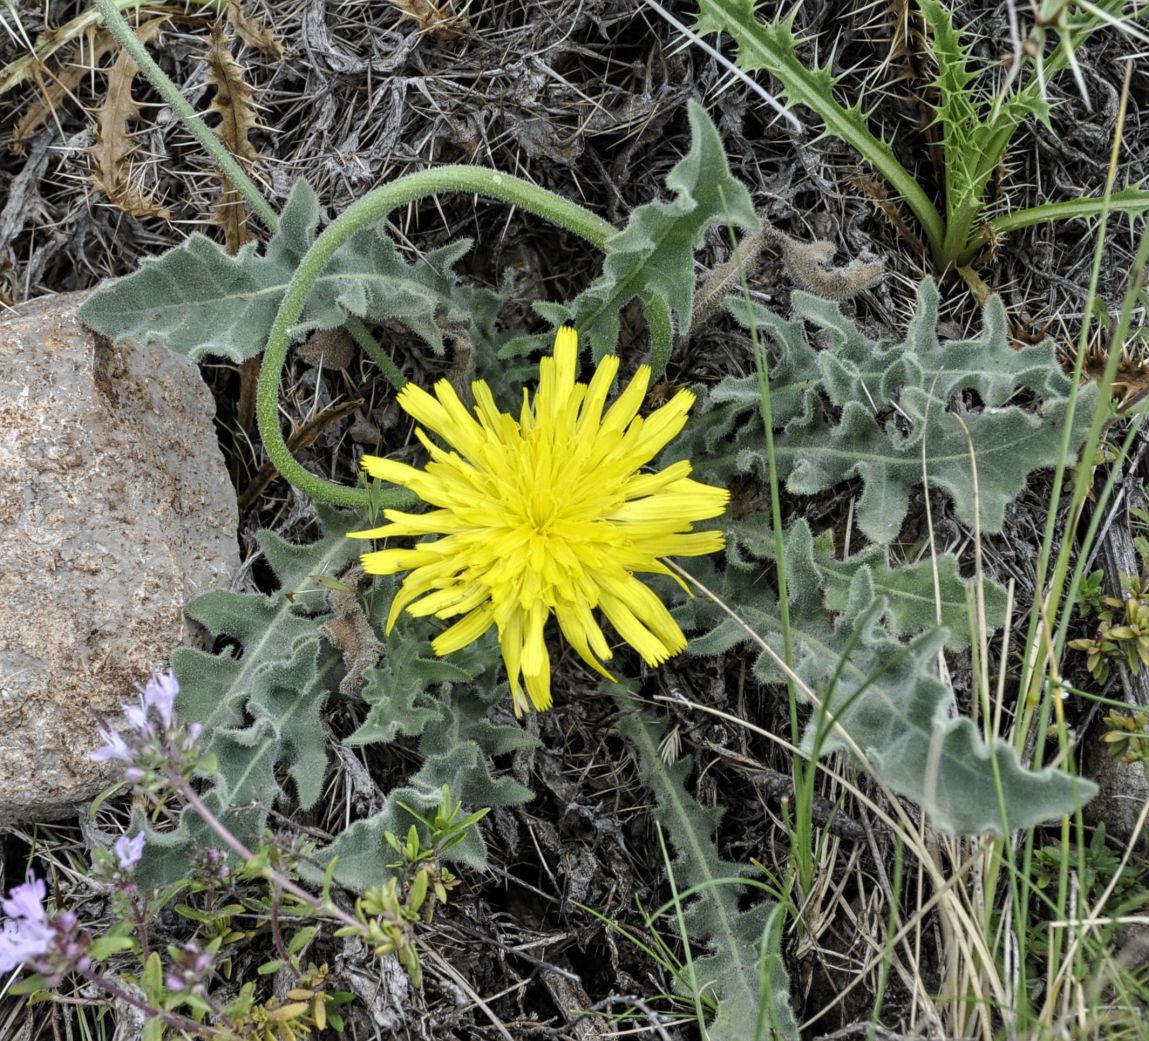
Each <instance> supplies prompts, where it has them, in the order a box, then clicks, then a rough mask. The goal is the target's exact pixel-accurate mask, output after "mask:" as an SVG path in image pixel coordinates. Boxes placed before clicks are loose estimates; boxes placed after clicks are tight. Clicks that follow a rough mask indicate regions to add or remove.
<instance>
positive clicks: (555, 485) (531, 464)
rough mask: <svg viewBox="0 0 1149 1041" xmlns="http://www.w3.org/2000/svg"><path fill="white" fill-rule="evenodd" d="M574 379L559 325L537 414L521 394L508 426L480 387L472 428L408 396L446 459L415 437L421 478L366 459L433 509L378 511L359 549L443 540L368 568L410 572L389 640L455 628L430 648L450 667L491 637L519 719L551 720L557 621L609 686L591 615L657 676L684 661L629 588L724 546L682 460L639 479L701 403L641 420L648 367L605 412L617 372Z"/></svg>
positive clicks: (711, 491) (606, 654)
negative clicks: (552, 631)
mask: <svg viewBox="0 0 1149 1041" xmlns="http://www.w3.org/2000/svg"><path fill="white" fill-rule="evenodd" d="M577 364H578V335H577V334H576V332H575V331H574V330H573V329H571V328H570V327H568V326H564V327H563V328H561V329H560V330H559V332H558V336H557V337H556V339H555V345H554V353H553V356H552V357H549V358H544V359H543V360H542V362H541V363H540V365H539V386H538V391H537V392H536V394H535V399H534V403H533V404H532V403H531V401H530V398H529V396H528V394H527V392H526V390H524V391H523V407H522V410H521V412H520V414H519V419H518V420H517V421H516V420H515V418H514V417H513V416H510V415H507V414H506V413H502V412H499V410H498V408H497V407H496V406H495V401H494V397H493V396H492V394H491V391H490V388H489V387H488V386H487V384H486V383H485V382H483V381H481V380H480V381H478V382H476V383H474V384H472V389H473V391H474V396H475V409H474V415H473V416H472V415H471V413H470V412H469V411H468V410H467V409H466V408H465V407H464V405H463V403H462V402H461V401H460V400H459V397H458V395H457V394H456V393H455V391H454V389H453V388H452V387H451V384H450V383H448V382H447V380H440V381H439V382H438V383H437V384H436V385H435V394H434V396H432V395H431V394H428V393H427V392H426V391H425V390H423V389H421V388H420V387H417V386H415V385H414V384H413V383H408V384H407V385H406V386H405V387H404V388H403V390H402V391H400V393H399V399H398V400H399V404H400V405H401V406H402V408H403V409H404V410H405V411H406V412H407V413H408V414H410V415H411V416H412V417H414V419H415V420H416V421H417V422H418V423H420V424H421V425H422V426H424V427H426V428H427V429H428V430H430V431H431V432H433V433H435V434H437V435H438V436H439V437H440V438H442V440H443V441H444V442H445V443H446V444H448V445H449V446H450V447H451V448H453V449H454V450H453V451H450V450H445V449H443V448H441V447H440V446H439V445H437V444H435V443H434V442H433V441H432V440H431V439H430V438H429V437H428V436H427V434H426V433H425V432H424V431H423V430H420V429H418V428H417V429H416V431H415V433H416V436H417V437H418V438H419V440H420V441H421V442H422V443H423V445H424V447H425V448H426V449H427V452H428V453H429V454H430V456H431V461H430V462H429V463H428V464H427V466H426V468H425V469H422V470H419V469H416V468H415V467H412V466H407V465H406V464H404V463H399V462H395V461H394V460H391V459H380V458H378V457H375V456H365V457H364V459H363V468H364V469H365V470H366V471H367V473H369V474H370V475H371V476H372V477H378V478H380V479H381V480H384V481H390V482H391V483H393V484H398V485H401V486H403V487H405V488H409V489H410V490H411V491H413V492H415V493H416V494H417V495H418V496H419V497H420V498H421V499H423V500H424V501H425V502H427V503H429V504H430V505H431V506H433V507H435V509H432V510H429V511H428V512H426V513H421V514H411V513H403V512H400V511H398V510H385V511H384V517H385V519H386V520H387V522H388V523H387V524H384V525H383V526H382V527H379V528H373V529H371V530H370V531H358V532H354V533H353V537H355V538H375V539H378V538H390V537H393V536H412V535H416V536H418V535H438V536H441V537H440V538H435V539H430V540H428V541H424V542H420V543H418V544H417V545H416V546H414V547H413V548H411V549H382V550H377V551H376V552H373V553H365V554H364V555H363V568H364V570H365V571H367V572H368V573H369V574H376V575H390V574H395V573H396V572H400V571H410V572H411V573H410V574H409V575H408V576H407V578H406V579H404V581H403V584H402V586H401V587H400V589H399V592H398V593H397V594H396V596H395V600H394V602H393V603H392V604H391V612H390V615H389V617H388V619H387V629H388V631H390V629H391V627H392V626H393V625H394V624H395V620H396V619H397V618H398V616H399V614H400V612H402V611H403V610H404V608H406V610H407V611H408V612H409V613H411V614H412V615H416V616H428V615H434V616H435V617H436V618H442V619H448V618H456V617H457V618H458V621H456V622H455V623H454V624H453V625H451V626H450V627H449V628H448V629H447V630H446V631H444V632H443V633H441V634H440V635H439V636H438V637H437V638H436V639H435V641H434V642H433V644H432V646H433V648H434V650H435V653H436V654H439V655H444V654H450V653H451V652H452V651H456V650H459V649H460V648H462V647H465V646H466V645H467V644H469V643H471V642H472V641H474V640H476V639H478V638H479V637H480V636H482V635H483V633H485V632H486V631H487V630H488V629H489V628H490V627H491V626H492V625H494V626H497V628H498V633H499V643H500V645H501V647H502V652H503V661H504V662H505V663H506V666H507V677H508V680H509V682H510V686H511V693H512V695H513V698H514V708H515V712H516V714H520V715H521V714H522V712H523V711H524V710H525V709H527V708H528V707H529V704H533V705H534V707H535V708H537V709H539V710H543V709H547V708H549V707H550V705H551V689H550V687H551V683H550V657H549V655H548V653H547V648H546V642H545V639H544V628H545V626H546V622H547V619H548V618H549V617H550V616H551V615H552V614H553V615H554V616H555V618H556V619H557V620H558V625H559V629H560V630H561V631H562V633H563V635H564V636H565V637H566V639H567V641H568V642H569V643H570V645H571V646H572V647H573V648H574V649H575V651H576V652H577V653H578V655H579V657H581V658H582V660H583V661H585V662H586V663H587V664H588V665H589V666H591V668H593V669H595V670H596V671H597V672H599V673H601V674H602V675H603V676H605V677H606V678H607V679H613V677H611V675H610V673H608V672H607V671H606V669H605V668H604V667H603V664H602V662H603V661H605V660H607V659H609V658H610V657H611V650H610V646H609V645H608V644H607V640H606V637H605V636H604V634H603V631H602V629H601V628H600V627H599V624H598V622H597V621H596V619H595V611H596V610H598V611H601V612H602V614H603V615H604V616H605V617H606V619H607V620H608V621H609V622H610V624H611V625H612V626H613V627H614V629H615V631H616V632H617V633H618V635H619V636H621V637H622V639H623V640H625V641H626V642H627V643H629V644H630V645H631V646H632V647H634V648H635V650H637V651H638V653H639V654H640V655H642V657H643V659H644V660H645V661H646V662H647V663H648V664H650V665H659V664H661V663H662V662H664V661H665V660H666V659H667V658H670V657H672V656H673V655H675V654H677V653H678V652H679V651H681V650H682V649H683V648H684V647H685V646H686V637H685V636H684V635H683V634H682V630H681V629H680V628H679V626H678V623H677V622H675V620H674V619H673V618H672V617H671V615H670V612H669V611H668V610H667V609H666V606H665V605H664V604H663V603H662V601H661V600H659V598H658V597H657V596H656V595H655V594H654V592H653V591H652V590H651V589H650V588H649V587H648V586H646V585H645V584H644V583H643V582H641V581H640V580H639V579H638V578H636V577H635V576H636V575H638V574H644V573H645V574H662V575H672V574H673V573H672V572H671V571H670V570H669V569H668V568H667V567H666V565H665V564H664V563H662V562H661V560H660V559H659V558H660V557H669V556H700V555H702V554H706V553H713V552H715V551H717V550H720V549H721V548H722V546H723V538H722V533H721V532H718V531H698V532H696V531H692V530H691V527H692V524H693V522H694V521H699V520H705V519H707V518H710V517H718V516H720V515H721V514H722V513H723V512H724V511H725V509H726V503H727V501H728V499H729V493H728V492H727V491H726V490H725V489H724V488H715V487H712V486H711V485H707V484H702V483H700V482H698V481H694V480H691V479H690V476H689V474H690V472H691V466H690V463H689V462H688V461H686V460H683V461H681V462H677V463H673V464H671V465H670V466H668V467H666V469H664V470H661V471H658V472H643V471H642V467H644V466H646V464H648V463H649V462H650V461H651V460H652V459H653V458H654V457H655V456H656V455H657V454H658V453H659V452H660V451H661V450H662V449H663V447H664V446H665V445H666V444H667V443H668V442H670V441H671V440H672V439H673V438H674V437H675V436H676V435H677V434H678V433H679V431H680V430H682V427H683V425H684V424H685V422H686V418H687V415H688V413H689V412H690V407H691V405H693V403H694V395H693V394H692V393H691V392H690V391H688V390H680V391H679V392H678V393H677V394H676V395H675V396H674V397H673V398H672V399H671V400H670V401H669V402H668V403H667V404H665V405H663V406H662V407H661V408H659V409H657V410H655V411H654V412H653V413H651V414H650V415H649V416H647V417H646V418H645V419H643V418H641V417H639V416H638V410H639V406H640V405H641V404H642V401H643V398H644V397H645V396H646V389H647V385H648V383H649V381H650V368H649V367H648V366H645V365H644V366H641V367H640V368H639V370H638V372H637V374H636V375H635V377H634V378H633V379H632V380H631V381H630V383H629V384H628V386H627V387H626V389H625V390H624V391H623V392H622V393H621V394H620V395H619V396H618V397H617V398H616V399H615V401H614V403H613V404H611V405H610V407H609V408H606V399H607V393H608V391H609V390H610V387H611V384H612V383H613V382H614V378H615V376H616V374H617V373H618V359H617V358H615V357H607V358H604V359H603V360H602V362H601V363H600V364H599V366H598V369H597V370H596V371H595V373H594V376H593V377H592V378H591V380H590V383H589V384H584V383H578V382H576V380H575V372H576V368H577ZM604 408H605V411H604ZM460 616H461V617H460ZM520 677H521V678H522V680H523V681H525V685H526V695H529V697H530V702H529V703H528V701H527V697H526V696H525V695H524V693H523V689H522V683H521V682H520Z"/></svg>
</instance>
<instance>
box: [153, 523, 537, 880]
mask: <svg viewBox="0 0 1149 1041" xmlns="http://www.w3.org/2000/svg"><path fill="white" fill-rule="evenodd" d="M319 516H320V521H321V527H322V535H321V537H320V538H319V539H318V540H317V541H315V542H311V543H308V544H304V545H294V544H292V543H288V542H286V541H284V540H283V539H281V538H279V537H278V536H275V535H272V534H270V533H268V532H263V533H261V535H260V546H261V548H262V549H263V552H264V554H265V556H266V559H267V562H268V564H269V566H270V567H271V569H272V571H273V572H274V574H275V576H276V579H277V580H278V582H279V583H280V588H279V589H278V591H277V592H275V593H274V594H272V595H270V596H263V595H261V594H239V593H231V592H227V591H223V590H215V591H212V592H209V593H205V594H204V595H203V596H201V597H198V598H196V599H195V600H193V601H192V602H191V603H190V604H189V605H188V607H187V613H188V615H189V617H191V618H192V619H194V620H196V621H198V622H199V623H200V624H202V625H203V626H204V627H205V628H206V629H207V631H208V632H209V634H211V635H213V636H223V637H226V638H227V639H228V640H229V641H230V642H231V644H232V645H233V648H234V649H224V650H222V651H220V652H218V653H210V652H207V651H201V650H196V649H193V648H187V647H185V648H180V649H179V650H177V651H176V652H175V654H174V655H173V667H174V669H175V671H176V674H177V676H178V678H179V681H180V688H181V689H180V694H179V697H178V699H177V702H176V709H177V711H178V712H179V714H180V717H181V718H182V719H183V720H184V721H186V722H188V723H200V724H202V725H203V727H204V733H205V741H206V745H205V750H206V751H208V752H210V753H211V754H212V755H213V756H214V758H215V769H211V770H206V771H205V772H204V773H203V775H202V777H201V785H202V789H201V790H202V797H203V799H204V802H205V803H206V804H207V806H208V807H209V808H210V809H211V810H212V812H213V813H215V814H216V815H217V816H218V817H219V818H220V819H221V820H223V821H224V822H225V823H226V824H227V825H228V826H229V828H231V830H232V831H233V832H234V833H235V834H236V836H237V837H238V838H240V839H241V840H242V841H243V842H245V843H247V844H248V846H249V847H252V846H254V845H256V844H258V842H259V841H260V838H261V836H262V834H263V830H264V828H265V827H266V826H267V823H268V820H269V811H270V810H271V808H272V807H274V806H275V805H276V804H277V803H279V802H281V800H283V799H284V797H285V796H288V795H294V800H293V801H294V802H295V803H297V804H298V805H299V806H300V807H301V808H303V809H308V808H311V807H313V806H315V805H316V804H317V803H318V801H319V799H320V797H321V796H322V794H323V791H324V784H325V782H326V780H327V776H326V775H327V765H328V761H329V755H330V752H331V738H330V736H329V735H328V732H327V729H326V727H325V726H324V724H323V718H322V716H321V713H322V711H323V709H324V707H325V705H326V704H327V702H328V700H329V699H330V697H331V696H332V695H333V693H334V692H335V691H336V690H337V689H338V687H339V683H340V680H341V679H342V678H343V676H344V674H345V671H346V670H345V666H344V662H343V658H342V654H341V653H340V652H338V651H337V650H336V649H335V648H334V647H333V646H332V645H331V644H330V643H329V642H328V640H327V639H326V638H325V637H324V636H323V635H322V634H321V631H320V625H321V623H322V622H324V621H325V620H326V619H327V618H328V617H329V616H330V604H329V601H330V596H331V594H330V592H329V591H328V590H327V589H326V588H324V587H323V586H322V585H321V584H320V583H319V582H318V581H317V579H318V578H322V577H329V578H339V576H340V575H342V574H343V573H344V572H345V570H346V569H347V567H348V566H349V565H350V564H351V563H352V562H353V560H354V559H355V557H356V555H357V554H358V553H359V552H360V551H361V550H362V549H363V546H362V544H361V543H359V542H356V541H354V540H352V539H349V538H347V532H348V531H351V530H354V529H356V528H361V527H362V526H363V519H362V518H361V517H358V516H356V515H354V514H348V513H343V512H339V511H335V510H330V509H327V508H324V507H320V508H319ZM394 585H395V583H394V580H393V579H379V580H378V581H377V583H376V584H375V586H374V587H372V588H371V589H369V590H368V591H367V592H366V593H365V594H364V595H363V596H362V598H361V599H362V604H363V607H364V610H365V612H366V614H367V619H368V620H369V621H370V622H371V624H372V625H373V627H374V628H375V629H376V631H380V632H381V631H382V628H383V624H382V623H383V618H384V617H385V615H386V611H387V608H388V605H389V604H390V601H391V597H392V595H393V594H394ZM435 624H436V623H435V622H434V620H431V619H415V618H410V617H407V616H404V617H403V618H402V619H401V620H400V621H399V623H398V624H397V625H396V628H395V630H394V631H393V632H392V633H391V634H390V636H388V638H387V640H386V643H385V646H384V651H383V655H382V657H381V658H380V660H379V662H378V663H377V664H375V665H374V666H371V667H369V668H367V670H366V672H365V675H364V680H365V682H364V686H363V691H362V698H363V701H364V702H365V703H366V711H365V713H364V716H363V721H362V724H361V725H360V726H359V727H358V729H357V730H356V732H355V733H353V734H352V735H351V736H350V737H349V738H348V739H347V740H346V742H345V744H346V745H348V746H362V745H378V744H388V743H392V742H394V741H396V740H397V739H399V738H401V737H407V738H413V739H415V741H416V742H417V746H416V747H417V752H418V755H419V757H420V758H421V760H422V764H421V766H420V768H419V769H418V770H417V771H416V772H415V773H414V774H413V776H411V777H409V778H407V784H406V785H405V786H403V787H401V788H400V787H397V788H395V789H394V790H391V791H389V792H387V793H385V794H383V795H381V796H380V800H379V805H378V807H377V808H376V809H375V810H374V812H372V813H371V815H370V816H368V817H366V818H364V819H362V820H360V821H357V822H354V823H353V824H352V825H351V826H350V827H349V828H348V829H346V830H345V831H344V832H342V833H341V834H340V835H339V836H338V837H337V839H336V840H335V841H334V842H333V843H331V844H329V845H328V846H327V847H325V848H322V849H320V850H319V851H318V852H317V853H316V855H315V862H316V863H318V864H320V865H322V864H325V863H327V862H328V861H329V860H331V859H332V858H333V857H338V858H339V861H338V864H337V866H336V871H335V878H336V879H337V880H338V881H340V882H341V883H343V884H345V885H349V886H351V887H353V888H355V889H358V890H360V891H362V890H364V889H366V888H368V887H369V886H371V885H374V884H376V883H377V882H379V881H380V880H382V879H384V878H386V877H387V874H388V868H387V864H388V863H389V862H390V861H391V860H393V859H394V858H393V856H392V855H391V852H390V850H389V848H388V847H387V846H386V844H385V842H384V841H383V832H384V831H387V830H391V831H399V830H403V831H405V830H406V828H407V827H408V826H409V825H410V823H411V818H410V817H409V816H408V815H407V814H406V811H405V810H403V808H402V806H401V805H400V804H401V803H405V804H406V805H407V806H409V807H411V808H413V809H415V810H416V811H417V812H424V811H427V810H430V809H432V808H433V807H434V806H435V805H437V803H438V801H439V789H440V788H441V787H442V785H444V784H447V785H449V786H450V788H451V791H452V794H453V796H454V797H455V798H456V799H460V800H462V801H463V802H464V803H466V804H467V805H469V806H472V807H479V806H502V805H514V804H517V803H521V802H524V801H525V800H527V799H529V798H531V792H530V791H529V790H528V789H527V788H525V787H523V786H522V785H521V784H519V783H518V782H517V781H515V780H513V779H512V778H510V777H497V776H495V775H494V774H493V773H492V771H491V766H490V758H489V757H490V756H494V755H503V754H506V753H509V752H513V751H515V750H517V749H519V748H526V747H532V746H533V745H534V744H535V743H536V739H535V738H533V737H532V736H531V735H529V734H528V733H526V732H525V731H524V730H523V729H522V728H521V727H519V726H514V725H508V724H504V723H498V722H495V721H492V720H491V719H490V718H489V717H490V715H491V708H492V706H493V705H495V704H496V703H498V702H501V701H504V700H505V696H506V690H505V683H500V681H499V668H500V658H499V655H498V652H497V647H492V646H490V645H489V642H488V643H480V644H476V645H473V646H472V647H469V648H466V649H465V650H463V651H460V652H459V653H457V654H454V655H452V656H451V659H450V660H440V659H435V658H425V657H423V656H422V655H423V653H424V652H425V650H426V648H427V646H428V644H429V641H430V635H431V634H430V630H431V629H432V628H433V627H434V626H435ZM283 776H287V777H290V778H291V780H292V785H293V788H294V791H293V792H287V791H285V790H284V786H283V785H282V783H281V778H282V777H283ZM135 824H136V826H137V827H139V828H144V829H146V830H147V831H148V834H149V841H148V844H147V845H146V847H145V854H144V860H143V862H142V863H141V865H140V868H139V871H140V878H141V880H143V881H145V882H148V883H149V884H162V883H165V882H169V881H171V880H172V879H176V878H180V877H186V875H187V872H188V870H189V867H190V863H191V858H192V857H193V855H194V853H195V850H196V848H197V847H201V846H202V847H215V846H218V845H219V844H220V840H219V838H218V837H217V836H215V835H214V834H213V833H212V832H211V831H210V829H209V828H208V827H207V826H206V824H205V823H204V822H203V820H202V819H201V818H200V817H198V816H197V815H196V814H194V813H192V812H185V813H184V814H183V815H182V817H181V818H180V822H179V827H178V828H177V829H176V830H174V831H167V832H157V831H154V830H152V829H150V828H149V827H148V826H147V822H146V820H145V817H144V815H143V813H142V812H140V811H137V812H136V815H135ZM450 857H451V859H455V860H460V861H464V862H467V863H470V864H474V865H476V866H481V865H482V864H483V863H484V857H485V847H484V844H483V841H482V838H481V836H480V834H479V832H478V831H477V830H472V831H471V832H470V833H469V834H468V837H467V840H466V841H465V842H463V843H461V844H460V845H458V846H456V847H455V848H454V849H453V850H452V851H451V854H450ZM308 870H310V869H308ZM306 873H307V872H306V871H305V874H306ZM309 877H311V876H309ZM312 880H313V881H317V882H318V881H321V880H322V867H320V868H319V870H318V872H316V873H315V874H314V877H313V878H312Z"/></svg>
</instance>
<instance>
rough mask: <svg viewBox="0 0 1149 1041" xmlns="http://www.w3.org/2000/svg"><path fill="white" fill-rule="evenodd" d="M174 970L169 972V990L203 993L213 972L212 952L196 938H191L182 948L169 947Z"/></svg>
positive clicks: (166, 981) (167, 982) (167, 981)
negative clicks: (201, 945) (203, 946)
mask: <svg viewBox="0 0 1149 1041" xmlns="http://www.w3.org/2000/svg"><path fill="white" fill-rule="evenodd" d="M168 954H169V955H171V959H172V966H173V968H172V970H171V972H169V973H168V976H167V979H166V980H165V981H164V982H165V983H166V984H167V988H168V990H172V991H190V992H193V993H202V992H203V989H204V985H205V983H206V982H207V978H208V976H209V974H210V973H211V962H212V959H211V954H210V953H209V952H208V951H205V950H204V949H203V948H202V947H200V945H199V944H198V943H196V942H195V941H194V940H189V941H188V942H187V943H185V944H184V945H183V946H182V947H180V948H175V947H169V948H168Z"/></svg>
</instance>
